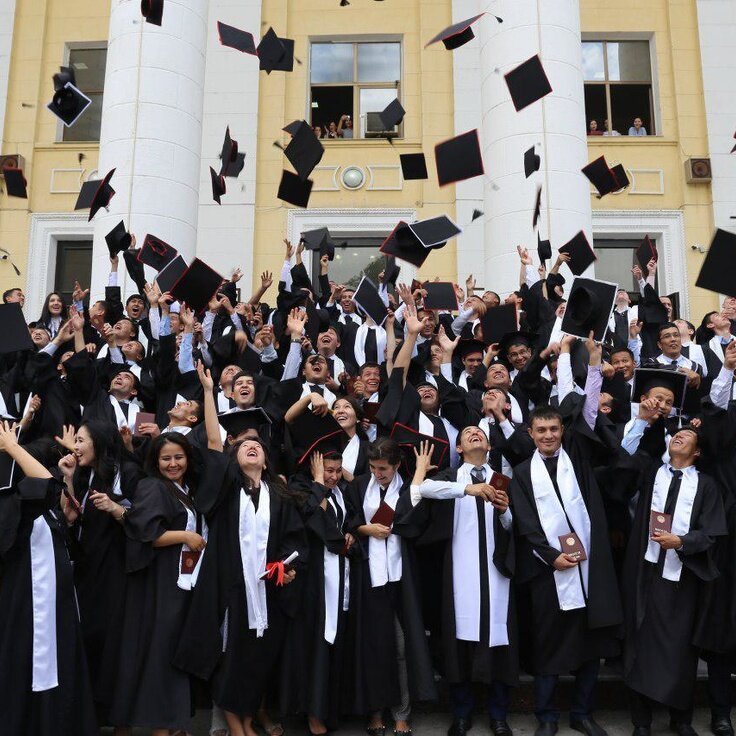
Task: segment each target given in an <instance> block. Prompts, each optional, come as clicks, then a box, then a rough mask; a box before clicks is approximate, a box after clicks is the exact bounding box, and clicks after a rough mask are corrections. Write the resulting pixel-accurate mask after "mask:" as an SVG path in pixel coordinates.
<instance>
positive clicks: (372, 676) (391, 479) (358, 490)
mask: <svg viewBox="0 0 736 736" xmlns="http://www.w3.org/2000/svg"><path fill="white" fill-rule="evenodd" d="M400 463H401V453H400V450H399V446H398V445H397V444H396V443H395V442H394V441H393V440H390V439H388V438H381V439H379V440H377V441H376V442H375V443H373V444H372V445H371V446H370V448H369V450H368V464H369V466H370V473H368V474H366V475H361V476H358V477H357V478H355V480H353V482H352V483H350V484H349V485H348V487H347V490H346V495H347V499H348V502H349V503H350V504H351V505H352V507H353V509H354V510H355V522H354V529H353V533H354V534H355V535H356V536H357V537H358V539H359V541H360V544H361V547H362V555H363V558H362V559H361V560H360V561H359V562H357V563H356V564H354V565H352V566H351V581H350V591H351V596H352V603H351V608H350V633H349V636H350V639H351V642H352V644H353V651H351V652H349V653H348V659H349V662H350V667H351V672H350V673H349V675H347V677H348V678H349V679H348V682H347V687H348V698H349V699H350V703H351V705H350V708H351V710H352V711H353V712H355V713H360V714H363V715H366V716H369V723H368V729H367V730H368V733H369V734H370V736H383V734H384V732H385V728H386V727H385V722H384V710H385V709H388V708H390V709H391V714H392V716H393V719H394V731H395V733H396V734H399V735H401V734H406V733H409V732H410V731H411V728H410V726H409V716H410V714H411V701H412V700H432V699H434V698H435V696H436V693H435V686H434V680H433V673H432V665H431V661H430V657H429V649H428V646H427V640H426V637H425V634H424V623H423V621H422V615H421V607H420V591H419V579H418V575H417V565H416V559H415V555H414V550H413V548H412V545H411V543H410V542H409V541H408V540H407V539H405V538H404V537H403V536H402V535H401V533H400V531H399V529H398V528H397V527H395V526H393V517H394V514H395V513H397V511H398V507H399V504H400V503H401V501H402V498H403V499H404V501H405V503H410V501H409V483H408V481H405V480H404V479H403V478H402V477H401V475H400V474H399V472H398V470H399V465H400Z"/></svg>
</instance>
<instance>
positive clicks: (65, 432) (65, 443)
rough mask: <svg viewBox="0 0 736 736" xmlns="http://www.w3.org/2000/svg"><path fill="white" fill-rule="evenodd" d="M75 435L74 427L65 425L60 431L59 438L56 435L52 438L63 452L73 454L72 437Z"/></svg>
mask: <svg viewBox="0 0 736 736" xmlns="http://www.w3.org/2000/svg"><path fill="white" fill-rule="evenodd" d="M76 434H77V432H76V430H75V429H74V425H73V424H66V425H64V428H63V429H62V431H61V436H59V435H58V434H57V435H56V436H55V437H54V440H55V441H56V442H57V443H58V444H59V445H61V446H62V447H63V448H64V449H65V450H69V452H74V437H75V436H76Z"/></svg>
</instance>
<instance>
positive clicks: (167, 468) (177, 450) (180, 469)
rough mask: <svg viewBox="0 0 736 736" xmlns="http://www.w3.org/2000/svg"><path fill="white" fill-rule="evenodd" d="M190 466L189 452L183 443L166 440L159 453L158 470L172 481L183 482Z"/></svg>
mask: <svg viewBox="0 0 736 736" xmlns="http://www.w3.org/2000/svg"><path fill="white" fill-rule="evenodd" d="M187 467H188V461H187V454H186V452H184V448H183V447H181V445H177V444H176V443H175V442H164V444H163V445H162V446H161V449H160V450H159V453H158V472H159V473H161V476H162V477H163V478H166V480H170V481H171V482H172V483H179V484H180V485H181V484H182V481H183V480H184V476H185V475H186V472H187Z"/></svg>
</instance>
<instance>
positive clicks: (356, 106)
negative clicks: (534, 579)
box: [306, 34, 405, 143]
mask: <svg viewBox="0 0 736 736" xmlns="http://www.w3.org/2000/svg"><path fill="white" fill-rule="evenodd" d="M371 43H398V45H399V79H397V80H386V81H385V82H360V81H359V80H358V46H359V45H360V44H371ZM317 44H352V46H353V81H352V82H317V83H313V82H312V47H313V46H315V45H317ZM306 76H307V95H306V100H307V102H306V119H307V120H309V122H310V125H311V122H312V88H313V87H318V88H329V87H351V88H352V91H353V109H352V111H351V114H352V118H353V131H356V132H360V126H361V121H360V91H361V90H362V89H393V90H395V91H396V97H397V98H398V100H399V102H401V96H402V91H403V77H404V39H403V36H402V35H400V34H380V35H365V34H355V35H336V36H310V38H309V68H308V69H307V75H306ZM335 122H337V121H335ZM404 137H405V135H404V121H402V122H401V123H400V124H399V125H398V126H397V130H396V135H394V136H392V138H393V139H394V140H401V139H403V138H404ZM321 140H323V141H327V142H330V141H332V140H334V139H330V138H323V139H321ZM337 140H339V141H340V142H341V143H346V142H348V143H349V142H353V141H361V142H365V141H370V140H384V136H380V135H376V136H356V135H355V133H354V134H353V138H339V139H337Z"/></svg>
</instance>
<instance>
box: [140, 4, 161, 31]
mask: <svg viewBox="0 0 736 736" xmlns="http://www.w3.org/2000/svg"><path fill="white" fill-rule="evenodd" d="M141 13H142V14H143V17H144V18H145V19H146V23H153V25H155V26H160V25H161V21H162V20H163V15H164V0H141Z"/></svg>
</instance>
